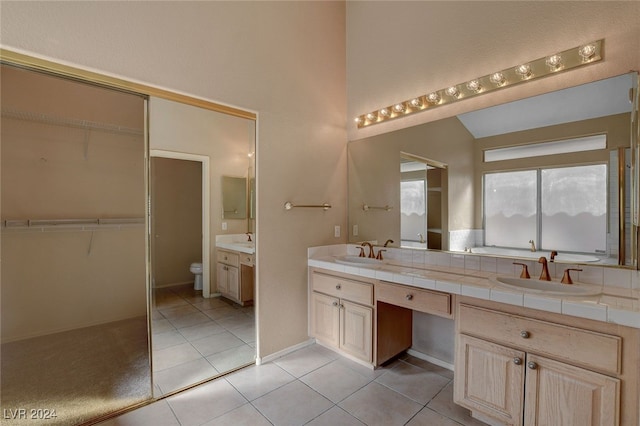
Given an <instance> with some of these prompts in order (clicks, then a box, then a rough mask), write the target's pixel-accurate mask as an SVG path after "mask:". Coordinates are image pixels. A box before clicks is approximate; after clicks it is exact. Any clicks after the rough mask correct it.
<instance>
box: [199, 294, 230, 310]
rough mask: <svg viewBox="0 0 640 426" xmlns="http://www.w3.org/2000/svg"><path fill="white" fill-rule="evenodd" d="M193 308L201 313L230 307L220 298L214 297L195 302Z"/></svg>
mask: <svg viewBox="0 0 640 426" xmlns="http://www.w3.org/2000/svg"><path fill="white" fill-rule="evenodd" d="M193 306H194V307H195V308H197V309H199V310H201V311H208V310H211V309H215V308H224V307H228V306H229V305H228V304H227V303H225V302H223V301H222V300H220V298H218V297H212V298H210V299H202V300H200V301H198V302H194V303H193Z"/></svg>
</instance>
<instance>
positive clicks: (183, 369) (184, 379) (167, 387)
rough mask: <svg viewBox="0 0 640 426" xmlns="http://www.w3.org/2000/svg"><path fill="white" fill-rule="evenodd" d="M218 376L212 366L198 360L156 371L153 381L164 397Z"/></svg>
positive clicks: (200, 359)
mask: <svg viewBox="0 0 640 426" xmlns="http://www.w3.org/2000/svg"><path fill="white" fill-rule="evenodd" d="M217 374H218V370H216V369H215V368H214V367H212V366H211V364H210V363H209V362H207V360H206V359H204V358H198V359H195V360H193V361H189V362H185V363H184V364H179V365H176V366H175V367H171V368H167V369H165V370H162V371H156V372H155V373H154V375H153V380H154V383H155V384H156V385H158V386H159V387H160V391H161V392H162V394H163V395H166V394H167V393H169V392H173V391H176V390H178V389H181V388H184V387H186V386H189V385H191V384H193V383H197V382H200V381H202V380H205V379H208V378H210V377H213V376H215V375H217Z"/></svg>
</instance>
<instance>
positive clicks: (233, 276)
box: [227, 266, 240, 303]
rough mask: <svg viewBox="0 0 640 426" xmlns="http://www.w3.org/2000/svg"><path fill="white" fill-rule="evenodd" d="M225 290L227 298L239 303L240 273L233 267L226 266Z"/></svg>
mask: <svg viewBox="0 0 640 426" xmlns="http://www.w3.org/2000/svg"><path fill="white" fill-rule="evenodd" d="M227 288H228V293H229V298H230V299H233V300H234V301H236V302H238V303H240V273H239V271H238V268H236V267H235V266H227Z"/></svg>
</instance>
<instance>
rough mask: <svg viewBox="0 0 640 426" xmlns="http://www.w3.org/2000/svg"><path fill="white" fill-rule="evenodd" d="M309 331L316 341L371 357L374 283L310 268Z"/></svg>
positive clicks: (371, 359)
mask: <svg viewBox="0 0 640 426" xmlns="http://www.w3.org/2000/svg"><path fill="white" fill-rule="evenodd" d="M310 305H311V306H310V308H311V309H310V321H309V329H310V330H309V332H310V335H311V336H312V337H315V338H316V340H318V341H319V342H321V343H323V344H326V345H329V346H331V347H334V348H336V349H339V350H341V351H343V352H344V353H346V354H349V355H352V356H353V357H355V358H358V359H360V360H363V361H366V362H368V363H371V362H372V361H373V284H372V283H369V282H364V281H356V280H352V279H347V278H344V277H341V276H337V275H329V274H326V273H323V272H318V271H312V272H311V298H310Z"/></svg>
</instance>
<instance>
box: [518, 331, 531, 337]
mask: <svg viewBox="0 0 640 426" xmlns="http://www.w3.org/2000/svg"><path fill="white" fill-rule="evenodd" d="M530 336H531V334H529V332H528V331H521V332H520V337H522V338H523V339H528V338H529V337H530Z"/></svg>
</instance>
